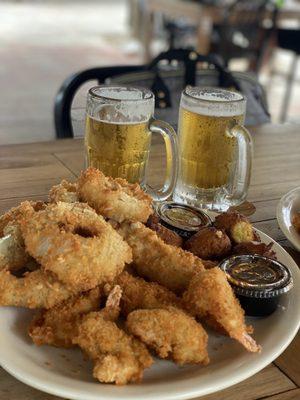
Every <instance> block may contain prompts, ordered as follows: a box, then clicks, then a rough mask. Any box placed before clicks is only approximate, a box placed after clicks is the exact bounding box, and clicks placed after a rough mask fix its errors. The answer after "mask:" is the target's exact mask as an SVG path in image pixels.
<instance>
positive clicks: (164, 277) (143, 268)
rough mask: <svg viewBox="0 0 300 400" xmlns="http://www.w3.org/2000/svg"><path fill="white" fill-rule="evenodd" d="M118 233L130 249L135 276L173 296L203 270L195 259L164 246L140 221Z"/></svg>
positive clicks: (120, 229) (192, 256)
mask: <svg viewBox="0 0 300 400" xmlns="http://www.w3.org/2000/svg"><path fill="white" fill-rule="evenodd" d="M118 232H119V233H120V234H121V235H122V237H123V238H124V239H125V240H126V241H127V243H128V244H129V246H130V247H131V249H132V254H133V265H134V268H135V270H136V271H137V273H138V275H140V276H142V277H144V278H147V279H149V280H150V281H153V282H157V283H159V284H161V285H163V286H165V287H166V288H168V289H170V290H172V291H174V292H175V293H179V294H180V293H181V292H183V291H184V290H185V289H186V288H187V287H188V285H189V282H190V280H191V279H192V277H193V276H194V275H195V274H197V273H198V272H201V271H203V270H204V266H203V263H202V261H201V260H200V259H199V258H198V257H196V256H194V255H193V254H192V253H189V252H187V251H184V250H182V249H181V248H179V247H174V246H170V245H168V244H166V243H164V242H163V241H162V240H161V239H160V238H159V237H158V236H157V234H156V233H155V232H154V231H152V230H151V229H149V228H147V227H146V226H145V225H143V224H141V223H140V222H135V223H126V222H124V223H123V224H121V226H120V227H119V229H118Z"/></svg>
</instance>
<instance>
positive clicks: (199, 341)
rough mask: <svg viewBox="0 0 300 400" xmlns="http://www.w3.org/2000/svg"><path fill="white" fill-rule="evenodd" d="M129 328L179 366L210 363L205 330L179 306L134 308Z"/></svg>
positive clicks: (158, 352)
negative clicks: (146, 308)
mask: <svg viewBox="0 0 300 400" xmlns="http://www.w3.org/2000/svg"><path fill="white" fill-rule="evenodd" d="M126 327H127V329H128V331H129V332H130V333H132V334H133V335H134V336H136V337H137V338H138V339H140V340H141V341H142V342H143V343H145V344H146V345H147V346H149V347H150V348H152V349H154V350H155V352H156V353H157V355H158V356H159V357H161V358H171V359H172V360H174V361H175V362H176V363H177V364H179V365H185V364H203V365H206V364H208V363H209V358H208V354H207V341H208V336H207V334H206V332H205V330H204V329H203V328H202V326H201V325H200V324H199V323H197V322H196V320H195V319H194V318H193V317H191V316H189V315H187V314H186V313H184V312H183V311H181V310H179V309H178V308H175V307H167V308H163V309H152V310H136V311H133V312H131V313H130V314H129V315H128V317H127V321H126Z"/></svg>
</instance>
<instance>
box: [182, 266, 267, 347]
mask: <svg viewBox="0 0 300 400" xmlns="http://www.w3.org/2000/svg"><path fill="white" fill-rule="evenodd" d="M183 301H184V303H185V307H186V309H187V310H189V311H190V312H191V313H192V314H193V315H195V316H197V317H198V318H200V319H204V320H206V321H207V322H208V323H210V325H212V327H214V328H215V327H221V328H222V329H223V330H224V331H225V332H226V334H227V335H228V336H230V337H231V338H233V339H235V340H237V341H239V342H240V343H241V344H242V345H243V346H244V347H245V348H246V349H247V350H248V351H251V352H257V351H260V346H258V345H257V344H256V342H255V341H254V339H252V338H251V336H250V335H249V334H248V332H249V330H250V328H248V327H247V326H246V324H245V317H244V311H243V309H242V308H241V306H240V304H239V301H238V300H237V298H236V297H235V295H234V293H233V290H232V288H231V286H230V284H229V283H228V282H227V279H226V274H225V273H224V272H223V271H221V270H220V268H218V267H215V268H212V269H208V270H205V271H204V272H200V273H199V274H198V275H196V276H195V277H194V278H193V279H192V281H191V282H190V285H189V288H188V290H187V291H186V292H185V293H184V294H183Z"/></svg>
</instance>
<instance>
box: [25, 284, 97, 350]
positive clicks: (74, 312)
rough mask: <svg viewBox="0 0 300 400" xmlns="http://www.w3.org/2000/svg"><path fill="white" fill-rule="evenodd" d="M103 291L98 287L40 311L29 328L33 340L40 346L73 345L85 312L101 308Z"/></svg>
mask: <svg viewBox="0 0 300 400" xmlns="http://www.w3.org/2000/svg"><path fill="white" fill-rule="evenodd" d="M101 295H102V292H101V290H100V288H99V286H98V287H96V288H94V289H91V290H90V291H88V292H85V293H80V294H78V295H76V296H74V297H71V298H70V299H68V300H66V301H64V302H62V303H60V304H58V305H56V306H54V307H53V308H50V309H49V310H43V311H41V312H39V313H38V314H37V315H36V316H35V317H34V319H33V320H32V322H31V324H30V327H29V329H28V333H29V336H30V337H31V339H32V341H33V342H34V343H35V344H36V345H38V346H40V345H42V344H48V345H51V346H56V347H66V348H68V347H72V346H74V345H73V343H72V340H73V338H74V337H75V336H76V335H77V334H78V324H79V322H80V321H81V318H82V316H83V315H84V314H87V313H89V312H91V311H97V310H99V309H100V301H101Z"/></svg>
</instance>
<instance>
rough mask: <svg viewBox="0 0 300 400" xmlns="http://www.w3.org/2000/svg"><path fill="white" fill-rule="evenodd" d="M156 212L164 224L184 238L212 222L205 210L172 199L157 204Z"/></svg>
mask: <svg viewBox="0 0 300 400" xmlns="http://www.w3.org/2000/svg"><path fill="white" fill-rule="evenodd" d="M156 213H157V215H158V216H159V218H160V223H161V224H162V225H164V226H165V227H166V228H168V229H171V230H172V231H174V232H176V233H177V234H178V235H179V236H181V237H182V238H183V239H189V238H190V237H191V236H192V235H194V234H195V233H196V232H198V230H199V229H200V228H203V227H205V226H210V225H211V224H212V221H211V218H210V217H209V216H208V214H206V213H205V212H204V211H202V210H199V209H198V208H195V207H191V206H188V205H185V204H180V203H175V202H172V201H166V202H163V203H159V204H158V205H157V206H156Z"/></svg>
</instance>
